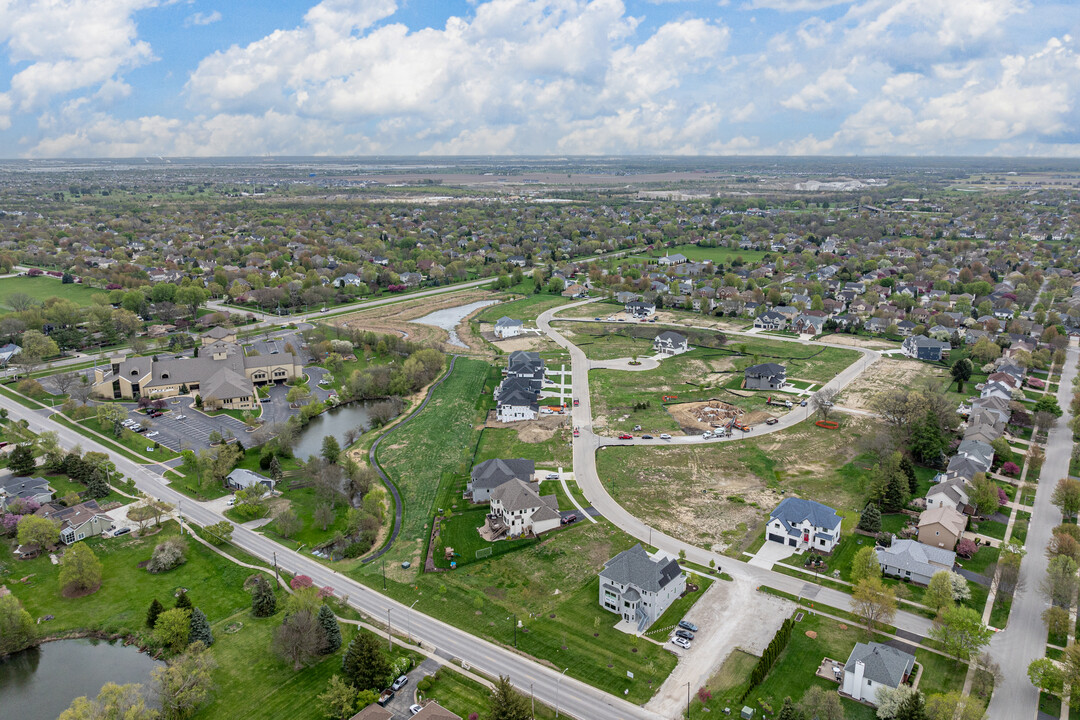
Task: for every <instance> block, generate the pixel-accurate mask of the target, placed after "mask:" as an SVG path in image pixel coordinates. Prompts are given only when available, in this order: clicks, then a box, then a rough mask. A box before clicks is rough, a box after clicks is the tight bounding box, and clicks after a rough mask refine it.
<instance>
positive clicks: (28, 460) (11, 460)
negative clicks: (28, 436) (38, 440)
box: [8, 445, 37, 476]
mask: <svg viewBox="0 0 1080 720" xmlns="http://www.w3.org/2000/svg"><path fill="white" fill-rule="evenodd" d="M36 467H37V463H36V462H35V461H34V452H33V450H31V449H30V446H29V445H16V446H15V449H14V450H12V451H11V455H9V456H8V470H10V471H11V474H12V475H17V476H24V475H29V474H31V473H32V472H34V469H35V468H36Z"/></svg>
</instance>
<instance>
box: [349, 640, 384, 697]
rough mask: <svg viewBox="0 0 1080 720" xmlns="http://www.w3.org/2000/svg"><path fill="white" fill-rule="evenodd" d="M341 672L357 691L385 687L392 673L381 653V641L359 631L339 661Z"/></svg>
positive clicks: (382, 652)
mask: <svg viewBox="0 0 1080 720" xmlns="http://www.w3.org/2000/svg"><path fill="white" fill-rule="evenodd" d="M341 670H342V672H343V673H344V675H345V678H346V679H347V680H349V681H350V682H352V684H353V685H355V686H356V688H357V689H358V690H379V689H381V688H384V687H386V682H387V680H389V679H390V675H391V673H392V672H393V670H392V668H391V667H390V661H389V660H388V659H387V657H386V654H385V652H384V651H383V644H382V641H381V640H379V638H378V637H376V636H375V635H374V633H370V632H368V631H367V630H359V631H358V632H357V633H356V635H355V636H353V639H352V640H351V641H350V642H349V647H348V648H347V649H346V651H345V656H344V657H343V658H342V659H341Z"/></svg>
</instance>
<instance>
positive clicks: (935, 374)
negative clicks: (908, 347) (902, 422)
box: [840, 358, 947, 410]
mask: <svg viewBox="0 0 1080 720" xmlns="http://www.w3.org/2000/svg"><path fill="white" fill-rule="evenodd" d="M946 376H947V371H946V370H945V369H943V368H936V367H934V366H932V365H928V364H926V363H921V362H917V361H915V360H908V359H906V358H905V359H903V360H895V359H893V358H882V359H880V360H878V361H877V362H876V363H874V364H873V366H872V367H870V368H869V369H868V370H867V372H864V373H862V374H861V375H860V376H859V377H858V378H856V379H855V381H854V382H852V383H851V384H850V385H848V386H847V387H846V388H845V389H844V392H843V393H841V394H840V405H842V406H844V407H850V408H855V409H858V410H870V409H871V407H870V403H871V401H872V400H873V398H874V397H875V396H877V395H878V394H879V393H881V392H883V391H885V390H889V389H891V388H897V387H912V386H913V385H917V384H918V383H919V382H920V381H921V380H923V379H924V378H945V377H946Z"/></svg>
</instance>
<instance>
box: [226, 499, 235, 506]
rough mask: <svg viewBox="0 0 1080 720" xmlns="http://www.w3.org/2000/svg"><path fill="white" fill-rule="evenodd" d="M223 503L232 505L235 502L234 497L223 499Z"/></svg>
mask: <svg viewBox="0 0 1080 720" xmlns="http://www.w3.org/2000/svg"><path fill="white" fill-rule="evenodd" d="M225 504H226V505H228V506H229V507H232V506H233V505H235V504H236V498H229V499H228V500H226V501H225Z"/></svg>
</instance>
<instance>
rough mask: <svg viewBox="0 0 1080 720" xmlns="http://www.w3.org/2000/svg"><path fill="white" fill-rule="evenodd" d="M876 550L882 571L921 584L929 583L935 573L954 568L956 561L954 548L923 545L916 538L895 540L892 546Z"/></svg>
mask: <svg viewBox="0 0 1080 720" xmlns="http://www.w3.org/2000/svg"><path fill="white" fill-rule="evenodd" d="M875 550H876V551H877V556H878V564H879V565H881V572H883V573H885V574H886V575H892V576H894V577H898V578H900V579H901V580H910V581H911V582H913V583H917V584H919V585H929V584H930V578H932V577H933V576H934V573H936V572H940V571H942V570H952V567H953V565H954V564H955V563H956V553H954V552H953V551H952V550H945V549H944V548H936V547H932V546H930V545H923V544H922V543H920V542H916V541H914V540H894V541H893V544H892V546H891V547H887V548H885V547H878V548H875Z"/></svg>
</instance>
